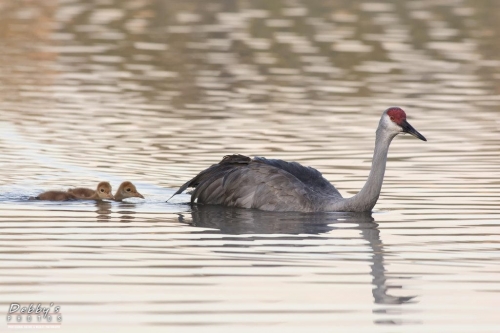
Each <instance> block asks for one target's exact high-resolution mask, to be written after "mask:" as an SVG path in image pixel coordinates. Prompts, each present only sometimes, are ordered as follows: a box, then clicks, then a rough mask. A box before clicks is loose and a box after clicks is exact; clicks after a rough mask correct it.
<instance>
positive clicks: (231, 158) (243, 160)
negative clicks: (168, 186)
mask: <svg viewBox="0 0 500 333" xmlns="http://www.w3.org/2000/svg"><path fill="white" fill-rule="evenodd" d="M251 160H252V159H251V158H250V157H247V156H244V155H239V154H234V155H226V156H224V158H223V159H222V161H220V162H219V163H218V164H214V165H212V166H210V167H209V168H207V169H205V170H203V171H202V172H200V173H199V174H198V175H196V177H194V178H192V179H191V180H188V181H187V182H186V183H184V185H182V186H181V187H180V188H179V189H178V190H177V192H175V193H174V194H173V195H172V196H171V197H170V198H168V200H167V201H166V202H168V201H169V200H170V199H172V198H173V197H174V196H176V195H177V194H181V193H182V192H184V191H185V190H186V189H188V188H190V187H193V188H195V189H196V190H195V191H193V194H192V195H191V202H193V201H194V200H195V199H196V198H197V194H198V193H200V191H198V187H201V188H203V187H204V186H203V185H204V184H207V185H209V184H210V183H211V181H210V180H212V181H213V180H214V179H216V178H218V177H221V176H223V175H225V174H226V173H227V172H228V171H230V170H231V169H233V168H234V167H235V166H237V165H238V164H240V165H246V164H248V163H250V161H251ZM224 178H225V177H224Z"/></svg>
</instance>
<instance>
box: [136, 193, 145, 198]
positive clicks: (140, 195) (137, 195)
mask: <svg viewBox="0 0 500 333" xmlns="http://www.w3.org/2000/svg"><path fill="white" fill-rule="evenodd" d="M135 196H136V197H138V198H142V199H144V197H143V196H142V194H140V193H139V192H135Z"/></svg>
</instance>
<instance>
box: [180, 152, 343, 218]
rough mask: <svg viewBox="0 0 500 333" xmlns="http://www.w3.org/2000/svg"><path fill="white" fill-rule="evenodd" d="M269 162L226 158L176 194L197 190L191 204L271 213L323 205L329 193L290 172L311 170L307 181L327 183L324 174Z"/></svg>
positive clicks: (189, 182)
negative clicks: (313, 180)
mask: <svg viewBox="0 0 500 333" xmlns="http://www.w3.org/2000/svg"><path fill="white" fill-rule="evenodd" d="M266 161H268V160H265V159H254V160H251V159H250V158H248V157H246V156H242V155H231V156H226V157H224V159H223V160H222V161H221V162H220V163H219V164H214V165H212V166H211V167H209V168H208V169H206V170H204V171H202V172H200V173H199V174H198V175H197V176H196V177H195V178H193V179H192V180H190V181H188V182H187V183H185V184H184V185H183V186H181V188H180V189H179V190H178V191H177V192H176V194H179V193H182V191H184V190H185V189H186V188H188V187H194V188H195V190H194V191H193V193H192V195H191V202H196V201H197V202H198V203H203V204H220V205H225V206H231V207H241V208H256V209H261V210H270V211H292V210H295V211H314V210H316V209H315V207H319V206H320V205H321V203H322V199H324V194H326V192H318V191H315V190H314V189H311V188H309V187H310V184H305V183H304V182H303V181H301V180H300V179H299V178H298V177H296V176H295V175H294V174H292V173H290V172H289V171H288V170H287V169H289V170H293V172H296V173H299V171H300V168H302V169H305V170H307V172H308V173H309V176H303V179H310V178H313V176H314V177H316V178H318V175H319V177H320V178H322V179H324V178H323V177H322V176H321V173H319V172H318V171H316V170H314V169H312V168H304V167H302V166H300V165H299V164H298V163H295V164H290V166H288V165H287V164H282V167H281V168H280V167H278V166H275V165H272V163H266ZM275 163H277V162H275ZM284 163H286V162H284ZM299 167H300V168H299ZM324 181H326V180H324ZM330 186H331V185H330ZM331 187H332V188H333V189H334V191H333V192H331V193H337V195H338V196H339V197H340V194H338V192H337V191H336V190H335V188H334V187H333V186H331ZM330 191H331V189H330Z"/></svg>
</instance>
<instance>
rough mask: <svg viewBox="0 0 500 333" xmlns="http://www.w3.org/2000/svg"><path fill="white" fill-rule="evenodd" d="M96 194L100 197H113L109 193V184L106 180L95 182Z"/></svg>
mask: <svg viewBox="0 0 500 333" xmlns="http://www.w3.org/2000/svg"><path fill="white" fill-rule="evenodd" d="M97 195H98V196H99V198H100V199H114V197H113V194H112V193H111V184H110V183H108V182H100V183H99V184H97Z"/></svg>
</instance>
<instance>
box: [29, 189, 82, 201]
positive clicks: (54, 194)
mask: <svg viewBox="0 0 500 333" xmlns="http://www.w3.org/2000/svg"><path fill="white" fill-rule="evenodd" d="M30 199H36V200H48V201H67V200H77V199H78V197H76V196H75V195H74V194H72V193H68V192H64V191H47V192H43V193H41V194H39V195H37V196H36V197H34V198H30Z"/></svg>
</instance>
